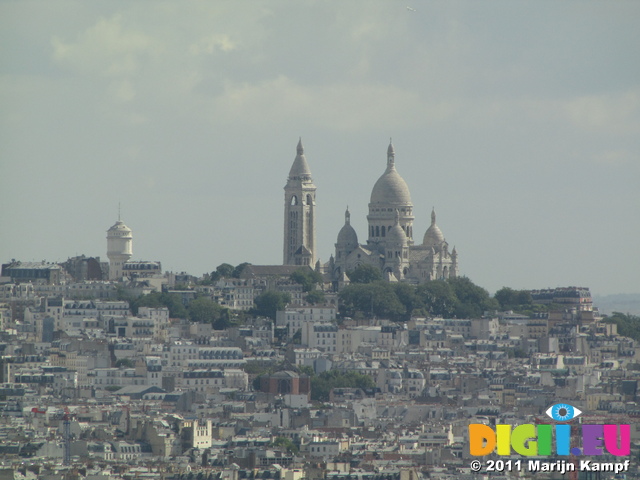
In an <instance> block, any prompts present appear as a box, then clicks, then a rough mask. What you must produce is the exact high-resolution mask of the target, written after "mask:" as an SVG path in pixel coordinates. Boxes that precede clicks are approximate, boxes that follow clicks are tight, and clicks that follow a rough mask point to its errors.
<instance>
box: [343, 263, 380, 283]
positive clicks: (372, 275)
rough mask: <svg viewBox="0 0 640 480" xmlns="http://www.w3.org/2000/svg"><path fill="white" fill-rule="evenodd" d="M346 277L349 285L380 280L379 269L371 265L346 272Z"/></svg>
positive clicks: (360, 266)
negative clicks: (349, 281)
mask: <svg viewBox="0 0 640 480" xmlns="http://www.w3.org/2000/svg"><path fill="white" fill-rule="evenodd" d="M347 276H348V277H349V280H351V283H373V282H377V281H379V280H382V273H381V272H380V269H379V268H376V267H374V266H373V265H358V266H357V267H356V268H355V269H353V270H351V271H348V272H347Z"/></svg>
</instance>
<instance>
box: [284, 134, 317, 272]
mask: <svg viewBox="0 0 640 480" xmlns="http://www.w3.org/2000/svg"><path fill="white" fill-rule="evenodd" d="M315 209H316V186H315V185H314V184H313V179H312V178H311V170H310V169H309V164H308V163H307V160H306V158H305V156H304V147H303V146H302V139H300V140H299V141H298V147H297V155H296V158H295V160H294V161H293V165H292V166H291V170H290V171H289V177H288V178H287V184H286V185H285V187H284V261H283V264H284V265H309V266H310V267H311V268H313V266H314V265H315V263H316V260H317V258H316V224H315Z"/></svg>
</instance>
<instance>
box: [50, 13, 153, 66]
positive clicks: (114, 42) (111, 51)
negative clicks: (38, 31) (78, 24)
mask: <svg viewBox="0 0 640 480" xmlns="http://www.w3.org/2000/svg"><path fill="white" fill-rule="evenodd" d="M51 45H52V47H53V59H54V60H55V61H56V62H58V63H59V64H61V65H66V66H69V67H71V68H73V69H75V70H78V71H80V72H83V73H87V74H96V73H97V74H99V75H102V76H106V77H119V76H127V75H132V74H135V73H136V72H137V71H138V69H139V67H140V63H141V61H142V59H143V57H144V56H147V55H150V54H154V53H157V51H158V48H159V44H158V43H157V42H156V41H154V39H153V38H152V37H150V36H149V35H145V34H144V33H141V32H139V31H134V30H131V29H126V28H125V27H124V25H123V17H122V15H119V14H117V15H114V16H113V17H111V18H109V19H105V18H102V19H100V20H99V21H98V22H97V23H96V24H95V25H93V26H91V27H89V28H87V29H86V30H85V31H83V32H81V33H80V34H78V36H77V38H76V40H75V41H72V42H65V41H64V40H62V39H61V38H59V37H58V36H54V37H53V38H52V40H51Z"/></svg>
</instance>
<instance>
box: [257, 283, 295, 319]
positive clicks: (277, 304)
mask: <svg viewBox="0 0 640 480" xmlns="http://www.w3.org/2000/svg"><path fill="white" fill-rule="evenodd" d="M290 302H291V295H289V294H288V293H285V292H276V291H275V290H267V291H266V292H264V293H262V294H260V295H258V296H257V297H256V298H255V300H254V303H255V305H256V306H255V309H254V313H255V314H256V315H262V316H265V317H269V318H271V319H274V320H275V318H276V312H277V311H279V310H284V308H285V307H286V305H287V304H288V303H290Z"/></svg>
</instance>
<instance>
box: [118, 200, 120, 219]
mask: <svg viewBox="0 0 640 480" xmlns="http://www.w3.org/2000/svg"><path fill="white" fill-rule="evenodd" d="M118 221H120V202H118Z"/></svg>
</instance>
